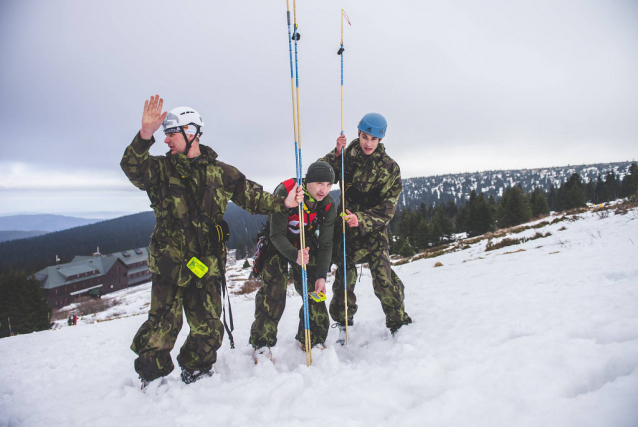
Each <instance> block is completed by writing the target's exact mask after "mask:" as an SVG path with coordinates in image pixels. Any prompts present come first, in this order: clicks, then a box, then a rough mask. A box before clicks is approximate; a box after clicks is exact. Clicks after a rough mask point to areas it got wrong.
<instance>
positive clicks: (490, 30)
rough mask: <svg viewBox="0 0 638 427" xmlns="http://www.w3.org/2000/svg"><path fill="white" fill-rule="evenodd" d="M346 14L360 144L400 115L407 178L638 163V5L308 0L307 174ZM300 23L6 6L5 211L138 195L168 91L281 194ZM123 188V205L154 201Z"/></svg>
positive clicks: (333, 111)
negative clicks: (153, 119) (128, 157)
mask: <svg viewBox="0 0 638 427" xmlns="http://www.w3.org/2000/svg"><path fill="white" fill-rule="evenodd" d="M341 7H344V8H345V9H346V11H347V12H348V14H349V15H350V17H351V19H352V23H353V26H352V27H348V26H346V29H345V48H346V51H345V56H344V63H345V86H344V93H345V132H346V135H347V136H348V137H351V138H354V137H355V136H356V124H357V122H358V120H359V118H360V117H361V116H362V115H363V114H365V113H367V112H369V111H377V112H380V113H382V114H384V115H386V117H387V118H388V121H389V128H388V137H387V138H386V140H385V141H384V142H385V143H386V145H387V148H388V152H389V153H390V154H391V155H392V156H393V157H394V158H395V159H396V160H397V161H398V162H399V164H400V165H401V167H402V171H403V176H404V177H409V176H424V175H431V174H441V173H454V172H464V171H467V170H485V169H495V168H518V167H535V166H550V165H562V164H568V163H571V164H575V163H593V162H599V161H620V160H627V159H631V158H634V157H636V151H637V150H636V146H638V145H637V144H636V142H637V140H638V125H636V122H637V121H636V120H635V114H636V111H638V96H637V95H636V94H638V82H637V81H636V79H635V76H636V75H638V29H637V27H636V25H635V23H636V22H638V5H637V4H636V3H635V2H632V1H611V2H591V3H585V2H581V1H563V2H558V3H557V2H551V1H537V2H523V1H514V2H512V1H486V2H480V3H476V2H454V3H451V2H445V3H439V2H417V1H405V2H383V1H380V0H379V1H367V2H355V1H352V0H350V1H341V2H335V1H326V2H303V1H300V2H299V4H298V5H297V16H298V21H299V31H300V33H301V34H302V39H301V41H300V43H299V61H300V62H299V72H300V88H301V90H300V96H301V122H302V125H301V128H302V141H301V142H302V147H303V153H304V164H305V165H308V164H310V163H311V162H312V161H313V160H315V159H316V158H318V157H319V156H321V155H323V154H325V153H326V152H327V151H328V150H330V149H331V148H332V147H333V145H334V140H335V138H336V136H337V135H338V134H339V131H340V107H339V102H340V101H339V99H340V87H339V82H340V70H339V57H338V56H337V55H336V51H337V49H338V47H339V38H340V34H339V25H340V22H339V9H340V8H341ZM285 16H286V15H285V4H284V2H260V1H246V2H205V1H191V2H187V3H178V2H169V1H135V2H125V1H106V0H98V1H92V2H81V1H79V0H77V1H63V0H59V1H44V0H41V1H36V0H32V1H15V0H7V1H4V2H2V3H0V50H1V51H2V53H3V55H2V56H3V61H2V62H1V63H0V99H1V100H2V101H1V103H0V123H1V124H2V128H3V129H4V132H3V136H2V141H1V142H0V144H1V147H2V153H3V155H2V160H1V163H0V168H2V169H3V172H5V173H8V174H9V178H8V179H7V180H6V182H7V183H8V182H11V183H13V184H12V185H13V187H12V188H13V190H12V189H8V188H7V184H5V185H4V186H1V187H0V204H2V205H3V206H7V205H8V202H9V201H10V204H11V206H12V207H13V208H14V209H15V210H25V208H24V206H26V203H25V204H24V205H23V204H21V203H22V202H21V201H20V197H19V196H17V195H16V191H15V189H16V188H17V187H20V185H22V188H27V187H28V188H29V189H30V191H36V190H37V189H38V188H41V189H45V188H50V189H62V188H63V189H65V190H66V191H67V193H65V194H64V196H62V194H61V193H60V194H61V195H60V198H59V199H56V198H55V197H51V198H47V199H46V202H43V203H42V205H41V209H42V210H54V209H58V208H59V206H58V203H57V202H56V200H59V201H60V203H61V202H62V200H65V203H66V204H69V203H70V202H69V200H70V199H67V197H72V196H71V195H70V193H68V191H69V190H71V189H76V190H79V189H81V188H85V187H84V186H89V187H91V186H93V188H94V189H95V190H102V191H113V190H118V191H119V189H121V187H120V186H121V185H124V186H125V185H128V184H127V183H126V181H125V178H124V177H123V175H122V174H121V172H120V170H119V160H120V157H121V155H122V152H123V150H124V147H125V146H126V145H127V144H128V142H129V141H130V140H131V139H132V137H133V136H134V134H135V132H136V131H137V130H138V129H139V122H140V118H141V109H142V105H143V102H144V100H145V99H147V98H148V97H149V96H150V95H152V94H155V93H159V94H161V95H162V96H163V97H164V99H165V106H166V107H167V108H168V109H170V108H172V107H175V106H180V105H188V106H191V107H193V108H195V109H197V110H198V111H199V112H200V113H201V114H202V116H203V118H204V120H205V122H206V127H205V133H204V138H203V139H204V143H206V144H208V145H210V146H212V147H213V148H214V149H215V150H216V151H217V152H218V153H219V154H220V158H221V159H222V160H223V161H225V162H228V163H231V164H233V165H235V166H237V167H239V168H240V170H242V171H243V172H245V173H246V175H247V176H249V177H250V178H252V179H254V180H256V181H258V182H260V183H262V184H264V186H265V187H266V188H273V187H274V186H275V184H276V183H277V182H278V181H280V180H282V179H283V178H286V177H288V176H291V175H294V155H293V145H294V141H293V138H292V133H293V132H292V123H291V122H292V118H291V101H290V98H291V94H290V65H289V60H288V55H289V53H288V44H287V28H286V19H285ZM156 137H157V138H159V139H160V140H159V141H158V142H157V143H156V145H155V146H154V147H153V148H152V153H153V154H163V153H164V152H165V151H166V148H165V145H164V144H163V143H162V142H161V141H162V135H161V133H159V132H158V134H156ZM18 164H20V165H26V166H24V167H25V168H26V169H24V170H28V171H34V172H33V173H32V174H31V176H30V178H26V177H24V176H20V175H17V174H15V173H14V172H13V171H14V169H15V165H18ZM35 171H41V172H42V173H36V172H35ZM118 177H119V178H118ZM69 181H77V183H76V184H71V183H70V182H69ZM20 182H22V184H20ZM38 182H41V183H42V184H41V186H38ZM55 183H57V184H55ZM54 184H55V185H54ZM52 185H53V187H52ZM16 186H17V187H16ZM74 186H75V187H74ZM80 187H81V188H80ZM131 189H132V186H131ZM122 194H124V195H122V196H121V199H117V198H116V199H110V201H109V202H108V203H109V204H110V205H113V204H115V205H117V203H122V205H125V204H126V203H128V202H127V200H128V199H127V197H128V196H127V195H130V194H135V197H137V198H139V199H140V200H142V201H141V202H140V203H145V202H143V199H144V194H143V193H142V192H124V193H122ZM9 195H10V196H9ZM78 197H79V193H78ZM113 197H115V196H113ZM117 197H120V196H117ZM78 200H79V201H78V204H81V198H79V199H78ZM117 200H121V202H118V201H117ZM95 203H96V204H95V205H94V206H95V209H98V210H103V208H101V207H99V208H98V205H99V206H101V204H100V203H101V202H100V203H98V202H95ZM29 206H32V205H29ZM131 206H133V205H131ZM4 209H9V208H3V210H4ZM114 209H116V210H123V209H120V208H114ZM84 210H87V209H84Z"/></svg>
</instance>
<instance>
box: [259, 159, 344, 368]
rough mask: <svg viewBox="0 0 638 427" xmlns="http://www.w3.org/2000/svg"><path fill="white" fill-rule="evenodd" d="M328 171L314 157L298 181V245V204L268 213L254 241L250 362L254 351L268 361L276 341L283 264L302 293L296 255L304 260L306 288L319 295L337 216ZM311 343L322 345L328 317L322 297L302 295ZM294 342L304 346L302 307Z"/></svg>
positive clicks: (283, 189) (279, 191)
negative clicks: (257, 282)
mask: <svg viewBox="0 0 638 427" xmlns="http://www.w3.org/2000/svg"><path fill="white" fill-rule="evenodd" d="M334 177H335V175H334V170H333V168H332V167H331V166H330V165H329V164H327V163H326V162H315V163H313V164H311V165H310V166H309V167H308V172H307V173H306V178H305V180H304V189H305V196H304V204H303V209H304V214H303V215H304V228H305V233H306V247H305V248H300V247H299V246H300V242H299V232H300V230H299V223H300V221H299V219H300V218H299V209H298V208H293V209H290V210H289V211H288V212H286V213H277V212H276V213H273V214H271V215H270V217H269V218H268V222H267V223H266V225H265V227H264V229H263V230H262V233H261V234H262V237H261V238H260V242H259V243H258V248H259V249H258V253H256V254H255V262H254V263H253V265H254V269H255V273H257V274H261V277H262V280H263V283H264V284H263V286H262V287H261V288H260V289H259V291H258V292H257V296H256V298H255V320H254V322H253V324H252V326H251V328H250V344H251V345H252V346H253V348H254V349H255V362H257V359H258V357H259V356H260V355H263V356H265V357H266V358H268V359H271V360H272V354H271V351H270V348H271V347H274V346H275V344H277V325H278V324H279V320H280V319H281V316H282V314H283V312H284V309H285V307H286V288H287V286H288V264H290V265H291V268H292V275H293V280H294V284H295V289H296V290H297V292H299V294H302V277H301V274H302V272H301V263H302V257H303V259H304V263H305V264H307V266H306V269H307V274H308V292H315V295H318V294H319V293H321V294H325V292H326V275H327V273H328V269H329V267H330V258H331V255H332V238H333V234H334V225H335V220H336V217H337V214H336V210H335V206H334V200H333V199H332V197H331V196H330V194H329V193H330V190H331V188H332V185H333V182H334ZM294 184H295V180H294V179H289V180H287V181H284V182H282V183H281V184H279V186H277V188H276V189H275V195H280V196H286V195H287V194H288V193H289V192H290V191H291V190H292V188H293V187H294ZM308 303H309V305H308V311H309V315H310V316H309V321H310V336H311V340H312V342H311V345H312V346H319V347H320V348H323V343H324V341H325V340H326V337H327V336H328V328H329V327H330V319H329V317H328V310H327V308H326V303H325V302H324V301H315V300H314V299H313V298H308ZM295 338H296V339H297V341H299V342H300V343H301V348H302V349H303V348H304V347H305V328H304V318H303V306H302V307H301V308H300V310H299V328H298V330H297V336H296V337H295Z"/></svg>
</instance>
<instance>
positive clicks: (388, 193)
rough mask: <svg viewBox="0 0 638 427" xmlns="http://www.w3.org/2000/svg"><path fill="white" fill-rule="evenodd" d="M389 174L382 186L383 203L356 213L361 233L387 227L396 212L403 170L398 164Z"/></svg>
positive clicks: (381, 197)
mask: <svg viewBox="0 0 638 427" xmlns="http://www.w3.org/2000/svg"><path fill="white" fill-rule="evenodd" d="M388 174H389V176H388V179H387V180H386V181H385V183H384V184H383V187H382V188H381V193H380V199H381V203H380V204H378V205H377V206H374V207H373V208H370V209H366V210H364V211H362V212H357V213H356V214H357V218H358V219H359V227H358V228H359V233H360V234H361V235H365V234H368V233H370V232H371V231H373V230H375V229H379V228H383V227H387V226H388V224H389V222H390V220H391V219H392V217H393V216H394V213H395V212H396V209H397V202H398V200H399V195H400V194H401V191H402V189H403V187H402V185H401V170H400V169H399V166H398V165H395V167H394V168H393V170H392V171H389V172H388Z"/></svg>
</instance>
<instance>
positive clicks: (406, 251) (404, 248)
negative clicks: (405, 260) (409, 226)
mask: <svg viewBox="0 0 638 427" xmlns="http://www.w3.org/2000/svg"><path fill="white" fill-rule="evenodd" d="M399 255H401V256H402V257H409V256H412V255H414V249H412V246H410V242H408V241H407V240H403V243H402V245H401V247H400V248H399Z"/></svg>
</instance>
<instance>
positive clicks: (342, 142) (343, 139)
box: [335, 135, 348, 157]
mask: <svg viewBox="0 0 638 427" xmlns="http://www.w3.org/2000/svg"><path fill="white" fill-rule="evenodd" d="M346 144H348V140H347V139H346V136H345V135H341V136H339V138H337V148H336V149H335V151H336V153H337V157H339V156H340V155H341V150H343V148H344V147H345V146H346Z"/></svg>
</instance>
